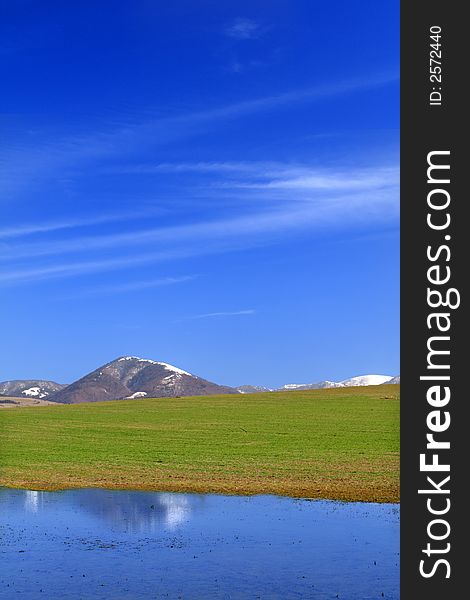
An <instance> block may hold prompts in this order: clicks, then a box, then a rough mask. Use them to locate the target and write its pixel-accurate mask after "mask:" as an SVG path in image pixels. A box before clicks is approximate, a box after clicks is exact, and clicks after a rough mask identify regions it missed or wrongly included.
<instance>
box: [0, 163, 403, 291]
mask: <svg viewBox="0 0 470 600" xmlns="http://www.w3.org/2000/svg"><path fill="white" fill-rule="evenodd" d="M145 170H147V171H149V172H156V173H157V172H158V173H161V172H165V171H168V172H169V173H180V172H184V171H190V172H194V173H198V174H202V175H203V176H204V177H203V182H204V183H203V182H202V181H201V186H203V187H204V189H205V190H206V193H209V192H210V190H211V189H212V191H213V194H214V198H215V199H217V200H220V199H221V192H224V193H227V194H232V195H233V196H234V197H235V198H236V199H237V205H236V207H235V208H236V210H233V209H232V210H227V208H224V207H223V206H222V207H221V208H220V209H219V210H218V213H217V212H215V211H213V210H211V211H210V212H209V213H207V211H204V210H203V211H202V216H201V217H200V218H199V219H196V220H195V221H194V222H191V223H186V224H178V225H169V226H153V227H146V228H143V227H137V228H136V227H135V226H134V227H132V228H129V227H128V226H127V223H126V228H125V229H124V230H119V231H116V232H113V233H109V232H108V231H107V230H105V231H104V232H101V233H100V234H99V235H90V234H87V235H80V234H79V232H78V231H75V230H73V231H72V233H71V234H69V235H68V236H67V237H66V238H56V237H55V236H54V235H53V234H52V233H51V235H50V236H48V238H47V239H45V240H43V241H35V242H28V243H25V242H24V241H22V243H21V244H20V243H14V242H13V243H12V242H9V241H8V240H6V239H4V240H3V243H2V246H1V252H0V261H3V262H4V265H5V266H4V269H3V270H0V284H2V285H3V286H6V285H14V284H17V283H24V282H32V281H41V280H44V279H52V278H62V277H71V276H78V275H85V274H92V273H97V272H104V271H110V270H124V269H130V268H133V267H136V266H139V265H149V264H157V263H160V262H163V261H174V260H181V259H185V258H188V257H195V256H203V255H215V254H222V253H226V252H233V251H239V250H245V249H249V248H254V247H256V246H261V245H268V244H272V243H278V242H279V241H280V239H281V236H282V237H285V236H288V235H290V234H292V233H294V232H295V233H302V232H306V231H310V232H312V231H315V230H316V231H321V230H322V229H325V228H329V229H331V228H335V229H338V228H344V227H347V228H351V227H357V226H363V225H364V224H367V226H368V227H371V226H373V225H374V224H376V223H388V224H389V223H392V222H394V221H395V222H396V218H397V216H398V208H399V203H398V169H397V168H396V167H393V166H378V167H376V168H374V169H371V168H366V169H364V168H363V169H359V168H352V167H348V168H342V169H340V168H338V169H335V170H332V169H320V168H319V167H312V166H309V165H305V164H293V163H288V164H282V163H272V162H252V163H250V162H233V163H230V162H224V163H216V162H213V163H208V162H198V163H193V164H192V163H189V164H188V163H176V164H169V163H160V164H157V165H150V166H148V165H141V166H140V167H137V172H145ZM207 174H209V175H210V176H211V180H210V182H209V183H208V182H207V178H206V175H207ZM178 181H179V188H178V190H179V193H185V185H186V184H185V179H184V178H182V179H181V180H180V178H178ZM187 185H189V189H188V190H187V193H188V194H191V192H192V191H193V190H194V187H195V186H197V185H198V184H197V182H196V183H194V181H193V180H191V182H190V183H189V184H187ZM222 198H223V196H222ZM219 203H220V202H219ZM102 218H104V217H103V216H101V217H97V218H96V219H95V220H98V221H99V220H100V219H102ZM108 218H111V219H112V218H114V216H113V215H109V216H108ZM116 218H117V217H116ZM92 219H93V218H92V217H90V219H89V220H88V221H87V222H92ZM80 223H82V221H80ZM76 224H77V223H76ZM64 225H65V224H64ZM67 225H69V226H70V227H71V226H72V222H69V223H68V224H67ZM48 227H50V224H47V223H45V224H40V223H38V224H36V226H35V229H36V230H37V231H39V230H46V229H47V228H48ZM10 233H13V232H12V231H10ZM16 233H17V234H19V232H18V231H17V232H16ZM90 254H91V257H90ZM67 255H70V258H69V259H68V260H67V259H66V258H65V257H66V256H67ZM87 257H88V258H87ZM25 260H27V261H28V264H27V265H25V264H24V261H25ZM7 263H9V264H8V266H7ZM22 263H23V264H22ZM44 263H45V264H44ZM0 264H1V263H0ZM133 285H134V284H130V286H131V287H130V288H129V291H131V290H132V289H137V288H133ZM147 285H149V286H150V285H154V284H152V283H150V282H142V283H140V284H138V287H139V286H144V287H145V286H147ZM126 289H127V284H126V285H124V287H123V286H118V287H117V288H116V287H113V289H112V290H111V291H115V292H119V291H120V290H121V291H125V290H126Z"/></svg>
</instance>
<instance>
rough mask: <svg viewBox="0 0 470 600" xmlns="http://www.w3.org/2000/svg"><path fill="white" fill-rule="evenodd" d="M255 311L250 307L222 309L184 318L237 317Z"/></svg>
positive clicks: (254, 312) (251, 313)
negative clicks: (245, 308)
mask: <svg viewBox="0 0 470 600" xmlns="http://www.w3.org/2000/svg"><path fill="white" fill-rule="evenodd" d="M254 314H256V311H255V310H254V309H252V308H250V309H248V310H235V311H222V312H213V313H205V314H202V315H193V316H191V317H186V319H213V318H218V317H239V316H245V315H254Z"/></svg>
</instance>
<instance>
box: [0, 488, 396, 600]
mask: <svg viewBox="0 0 470 600" xmlns="http://www.w3.org/2000/svg"><path fill="white" fill-rule="evenodd" d="M0 515H1V516H0V536H1V548H0V551H1V561H0V598H1V599H2V600H3V599H8V600H9V599H14V598H21V599H22V600H32V599H34V600H36V599H44V600H59V599H60V600H65V599H73V600H81V599H83V600H94V599H106V600H131V599H132V600H139V599H146V600H150V599H153V598H172V599H178V598H181V599H184V600H188V599H191V600H210V599H213V598H214V599H231V600H245V599H256V598H262V599H268V600H276V599H278V600H290V599H294V598H306V599H322V600H323V599H328V600H329V599H336V598H339V599H342V600H368V599H373V600H377V599H382V598H388V599H391V598H394V599H398V598H399V555H398V551H399V508H398V505H393V504H363V503H340V502H327V501H308V500H294V499H291V498H279V497H276V496H255V497H244V496H216V495H202V494H169V493H154V492H127V491H108V490H100V489H86V490H71V491H65V492H33V491H24V490H9V489H0Z"/></svg>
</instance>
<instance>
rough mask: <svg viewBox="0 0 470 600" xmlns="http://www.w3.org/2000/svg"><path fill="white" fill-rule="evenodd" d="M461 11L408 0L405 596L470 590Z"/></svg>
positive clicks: (404, 11) (468, 255) (414, 598)
mask: <svg viewBox="0 0 470 600" xmlns="http://www.w3.org/2000/svg"><path fill="white" fill-rule="evenodd" d="M463 9H464V5H463V4H462V3H458V2H437V1H435V0H430V1H427V2H407V3H406V2H403V3H402V6H401V36H402V41H401V235H402V245H401V261H402V271H401V273H402V275H401V294H402V302H401V319H402V321H401V322H402V326H401V329H402V331H401V333H402V352H401V361H402V362H401V383H402V400H401V406H402V412H401V598H402V600H418V599H420V598H426V599H427V600H433V599H434V598H457V597H461V595H462V594H463V595H464V596H465V590H466V589H467V587H468V586H467V582H466V581H465V580H466V578H467V577H468V573H470V571H469V569H468V567H467V566H466V562H467V561H466V554H467V550H466V549H464V540H465V532H464V528H465V526H466V523H465V521H463V520H462V519H463V512H464V507H465V508H466V504H467V500H466V497H465V492H464V487H466V485H465V484H466V482H467V472H468V468H467V467H466V461H467V457H468V456H469V452H468V447H467V444H468V443H470V431H469V430H468V427H469V422H468V420H467V416H466V415H467V412H468V411H467V405H468V403H469V402H470V397H469V394H468V391H467V389H466V387H464V382H465V381H468V380H470V360H469V358H470V356H469V354H470V353H469V351H468V349H467V336H468V330H469V328H468V325H467V324H466V321H467V322H468V320H469V319H468V315H466V314H465V312H466V306H467V298H468V283H467V281H468V277H469V275H468V271H469V268H468V266H466V265H467V264H468V262H470V233H469V232H468V231H467V222H466V219H465V215H466V214H467V213H468V210H467V209H468V207H469V206H470V197H469V192H468V190H466V189H464V181H465V179H466V177H468V175H469V173H470V168H469V166H467V165H466V161H467V157H469V152H468V150H467V148H466V145H467V140H466V138H467V132H468V116H467V111H466V110H465V108H464V103H465V93H464V89H468V83H469V82H468V79H469V72H470V68H469V66H468V64H467V62H468V56H469V51H468V49H467V40H468V33H467V31H466V30H467V29H468V23H466V19H465V17H464V15H463ZM461 590H464V591H463V592H462V591H461ZM457 591H459V594H457Z"/></svg>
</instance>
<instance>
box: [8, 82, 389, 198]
mask: <svg viewBox="0 0 470 600" xmlns="http://www.w3.org/2000/svg"><path fill="white" fill-rule="evenodd" d="M396 81H398V73H397V72H383V73H379V74H369V75H364V74H363V75H362V76H358V77H357V78H355V79H348V80H342V81H335V82H330V83H324V84H319V85H316V86H312V87H306V88H302V89H295V90H292V91H289V92H280V93H278V94H272V95H267V96H262V97H260V98H255V99H251V100H245V101H242V102H236V103H232V104H227V105H224V106H219V107H213V108H209V109H206V110H201V111H195V112H188V113H181V114H179V115H172V116H166V117H156V118H153V119H152V118H150V119H146V120H144V121H142V120H140V121H139V120H130V121H129V120H128V119H126V120H125V121H123V122H122V123H121V124H119V125H118V126H115V127H111V128H109V129H107V130H106V129H103V130H102V131H101V132H97V133H92V134H88V135H87V134H83V135H71V136H68V137H64V138H62V139H43V140H42V142H41V140H40V139H37V138H35V139H34V141H32V142H31V144H30V145H27V144H25V143H23V144H20V145H16V144H15V145H13V146H8V144H6V145H5V146H4V149H3V151H1V152H0V161H1V162H2V165H3V167H2V175H1V176H0V190H2V192H3V194H4V196H5V197H8V195H9V194H12V193H13V192H15V191H17V190H18V189H22V190H24V189H25V188H26V189H27V188H28V186H31V185H33V186H37V185H38V182H39V181H41V180H44V179H47V178H48V177H52V176H53V177H54V179H57V177H58V174H60V173H69V172H70V171H73V172H75V173H76V172H77V169H80V168H81V167H83V166H84V165H88V164H90V163H93V164H95V165H96V163H97V162H98V163H99V161H101V160H104V159H108V158H112V157H122V156H126V155H129V154H131V153H132V152H135V151H136V150H137V149H143V148H146V147H155V146H158V145H165V144H167V143H169V142H171V141H175V140H178V139H184V138H187V137H190V136H194V135H197V134H200V133H202V132H206V131H208V130H210V129H211V128H212V127H213V126H215V125H217V124H219V123H220V122H221V121H224V120H225V121H230V120H233V119H239V118H242V117H244V116H247V115H251V114H256V113H258V112H263V111H272V110H278V109H281V108H283V107H286V106H289V107H290V106H295V105H297V104H300V103H306V102H316V101H321V100H325V99H327V98H330V97H335V96H338V95H345V94H350V93H357V92H360V91H365V90H369V89H373V88H376V87H381V86H384V85H387V84H390V83H393V82H396Z"/></svg>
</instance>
